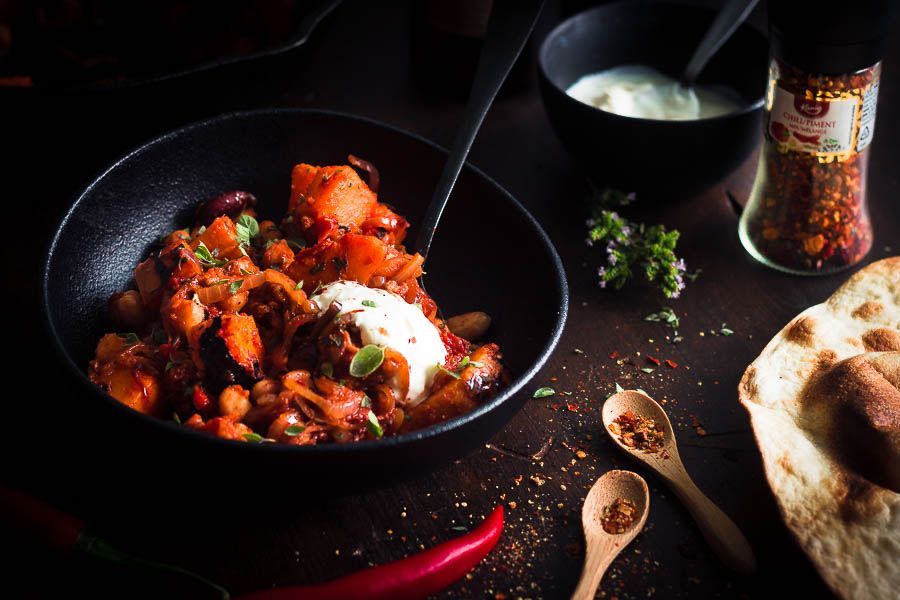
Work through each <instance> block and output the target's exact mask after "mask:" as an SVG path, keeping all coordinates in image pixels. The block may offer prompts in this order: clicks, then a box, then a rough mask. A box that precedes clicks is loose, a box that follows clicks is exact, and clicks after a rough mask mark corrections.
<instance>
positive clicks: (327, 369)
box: [319, 362, 334, 377]
mask: <svg viewBox="0 0 900 600" xmlns="http://www.w3.org/2000/svg"><path fill="white" fill-rule="evenodd" d="M319 370H320V371H322V375H324V376H325V377H334V365H332V364H331V363H330V362H323V363H322V365H321V366H320V367H319Z"/></svg>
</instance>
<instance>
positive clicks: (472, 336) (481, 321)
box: [447, 311, 491, 341]
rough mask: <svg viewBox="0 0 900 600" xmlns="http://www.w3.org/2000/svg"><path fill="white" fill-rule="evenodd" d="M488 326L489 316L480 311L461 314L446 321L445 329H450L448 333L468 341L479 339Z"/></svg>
mask: <svg viewBox="0 0 900 600" xmlns="http://www.w3.org/2000/svg"><path fill="white" fill-rule="evenodd" d="M490 326H491V316H490V315H489V314H487V313H485V312H481V311H474V312H468V313H463V314H461V315H456V316H455V317H450V318H449V319H447V327H448V328H450V331H452V332H453V333H455V334H456V335H458V336H459V337H461V338H463V339H464V340H469V341H472V340H477V339H479V338H480V337H481V336H483V335H484V334H485V333H486V332H487V330H488V327H490Z"/></svg>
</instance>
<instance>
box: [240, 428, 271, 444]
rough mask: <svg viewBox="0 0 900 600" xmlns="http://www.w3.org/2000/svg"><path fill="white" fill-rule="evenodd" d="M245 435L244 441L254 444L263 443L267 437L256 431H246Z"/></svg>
mask: <svg viewBox="0 0 900 600" xmlns="http://www.w3.org/2000/svg"><path fill="white" fill-rule="evenodd" d="M243 437H244V441H247V442H251V443H253V444H261V443H263V442H264V441H266V438H264V437H263V436H261V435H259V434H258V433H256V432H255V431H254V432H251V433H245V434H244V436H243Z"/></svg>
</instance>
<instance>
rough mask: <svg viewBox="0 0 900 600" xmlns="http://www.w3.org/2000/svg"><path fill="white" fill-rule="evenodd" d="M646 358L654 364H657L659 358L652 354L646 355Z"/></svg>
mask: <svg viewBox="0 0 900 600" xmlns="http://www.w3.org/2000/svg"><path fill="white" fill-rule="evenodd" d="M647 360H649V361H650V362H652V363H653V364H654V365H656V366H659V359H658V358H656V357H654V356H648V357H647Z"/></svg>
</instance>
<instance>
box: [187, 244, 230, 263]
mask: <svg viewBox="0 0 900 600" xmlns="http://www.w3.org/2000/svg"><path fill="white" fill-rule="evenodd" d="M194 256H196V257H197V260H199V261H200V264H202V265H203V266H205V267H221V266H222V265H225V264H227V263H228V261H227V260H222V259H219V258H216V256H215V255H214V254H213V253H212V252H210V251H209V248H207V247H206V244H204V243H203V242H200V245H199V246H197V249H196V250H194Z"/></svg>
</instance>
